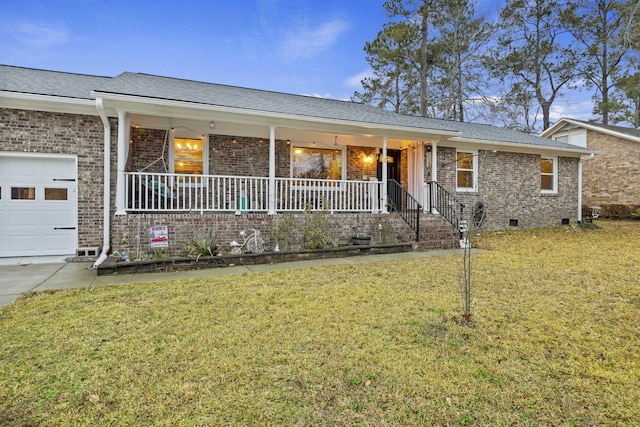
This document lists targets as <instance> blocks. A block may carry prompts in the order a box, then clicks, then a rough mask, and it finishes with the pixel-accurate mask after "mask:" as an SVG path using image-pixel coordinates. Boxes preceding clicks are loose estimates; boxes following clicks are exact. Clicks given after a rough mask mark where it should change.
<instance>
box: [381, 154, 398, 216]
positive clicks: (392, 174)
mask: <svg viewBox="0 0 640 427" xmlns="http://www.w3.org/2000/svg"><path fill="white" fill-rule="evenodd" d="M400 154H401V151H400V150H387V181H389V180H392V179H393V180H395V181H396V182H397V183H398V185H401V181H400V179H401V175H400V170H401V169H400V166H401V165H400V159H401V156H400ZM382 165H383V163H382V156H380V158H379V159H378V170H377V177H378V181H382ZM389 202H390V204H391V206H390V210H396V209H398V208H399V207H400V206H401V205H402V194H400V192H398V191H396V192H390V194H389Z"/></svg>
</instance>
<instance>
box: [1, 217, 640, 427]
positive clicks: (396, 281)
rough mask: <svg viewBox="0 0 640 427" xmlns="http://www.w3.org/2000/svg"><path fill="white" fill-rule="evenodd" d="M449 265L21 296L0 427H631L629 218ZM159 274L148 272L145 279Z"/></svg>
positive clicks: (632, 262) (327, 270) (637, 333)
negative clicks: (466, 288)
mask: <svg viewBox="0 0 640 427" xmlns="http://www.w3.org/2000/svg"><path fill="white" fill-rule="evenodd" d="M599 224H600V225H602V226H603V228H602V229H600V230H585V229H580V228H576V227H562V228H556V229H542V230H528V231H509V232H501V233H485V234H483V235H482V236H475V235H474V236H473V244H474V246H475V247H483V248H487V249H489V251H487V252H484V253H481V254H478V255H474V256H473V260H472V292H473V298H472V311H473V318H474V323H473V324H472V325H465V324H462V323H461V322H459V321H458V319H459V318H460V316H461V314H462V307H463V299H462V296H461V293H460V289H461V286H460V277H461V271H460V270H461V266H462V260H461V258H460V257H459V256H451V257H437V258H427V259H419V260H411V261H403V262H389V263H383V262H380V263H372V264H369V265H353V266H336V267H323V268H315V269H307V270H297V271H278V272H274V273H269V274H243V275H239V276H226V277H219V278H211V279H198V280H185V281H176V282H158V283H154V284H150V285H131V286H121V287H106V288H94V289H81V290H69V291H64V292H57V293H38V294H29V295H27V296H26V297H23V298H21V299H20V300H18V301H17V302H16V303H14V304H11V305H9V306H7V307H5V308H4V309H2V311H0V425H8V426H12V425H20V426H25V425H44V426H48V425H51V426H57V425H74V426H75V425H101V426H103V425H118V426H120V425H136V426H139V425H142V426H144V425H153V426H157V425H159V426H163V425H167V426H169V425H172V426H173V425H179V426H202V425H313V426H322V425H332V426H333V425H350V426H356V425H361V426H366V425H376V426H379V425H389V426H400V425H402V426H404V425H456V426H459V425H474V426H475V425H494V426H504V425H523V426H537V425H540V426H549V425H554V426H555V425H568V426H573V425H575V426H589V425H629V426H632V425H640V407H639V406H638V402H639V401H640V387H639V386H638V384H640V355H639V351H638V350H639V346H638V343H639V342H640V289H639V285H638V280H639V279H638V273H639V272H640V267H639V266H640V249H639V248H640V244H639V243H638V242H640V222H604V221H601V222H599ZM159 277H161V276H159Z"/></svg>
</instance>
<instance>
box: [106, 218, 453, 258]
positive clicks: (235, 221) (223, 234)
mask: <svg viewBox="0 0 640 427" xmlns="http://www.w3.org/2000/svg"><path fill="white" fill-rule="evenodd" d="M309 215H316V214H305V213H294V214H291V216H292V217H293V220H294V223H295V227H294V232H293V233H292V235H293V238H292V242H293V245H294V246H297V247H301V246H303V245H304V234H303V231H302V230H303V228H304V225H305V223H306V222H307V221H308V220H309ZM329 216H330V225H329V227H328V232H329V234H330V235H331V239H332V242H333V243H334V244H339V243H348V242H349V241H350V239H351V237H352V236H353V230H352V228H351V227H353V226H356V227H358V231H359V234H361V235H368V236H372V243H373V244H377V243H380V241H381V238H382V237H381V235H380V231H379V227H378V225H379V224H382V223H383V222H385V221H388V223H389V224H390V226H391V228H392V229H393V233H394V235H395V236H396V237H398V241H399V242H412V241H413V240H414V238H415V235H414V233H413V232H412V231H411V229H409V227H408V226H407V225H406V224H405V223H404V221H403V220H402V219H401V218H400V217H399V216H397V215H383V214H373V213H369V214H367V213H357V214H356V213H344V214H343V213H335V214H330V215H329ZM282 217H283V214H279V215H276V216H271V215H267V214H247V215H233V214H212V213H205V214H199V213H188V214H187V213H185V214H131V215H125V216H114V217H113V218H112V248H113V250H117V251H120V252H122V251H125V252H129V253H131V254H135V253H136V252H137V249H138V242H140V243H139V246H140V248H141V251H142V252H143V255H146V253H147V251H148V249H149V227H150V226H154V225H168V226H169V239H170V244H171V251H172V254H180V253H183V252H185V251H186V248H185V243H186V242H188V241H189V240H190V239H192V238H193V237H194V235H195V234H196V233H198V232H199V231H203V230H216V231H217V233H218V242H219V243H220V245H221V250H222V251H227V252H228V251H229V250H230V246H229V243H230V242H231V241H233V240H235V241H238V242H242V236H240V231H242V230H246V229H250V228H255V229H257V230H260V237H262V238H263V239H264V241H265V242H266V244H267V246H268V247H269V248H273V246H274V245H275V243H276V242H275V239H274V237H273V234H274V233H273V230H274V228H273V227H274V226H273V221H274V220H277V219H278V218H282ZM425 224H426V222H425ZM436 226H438V227H440V228H438V230H439V232H441V231H442V224H441V223H438V224H436ZM444 228H445V229H446V226H445V227H444ZM427 229H428V226H427V225H425V228H424V230H425V232H426V230H427ZM124 236H127V240H128V242H127V243H122V241H123V237H124ZM437 237H438V239H440V240H441V238H442V236H440V235H438V236H437ZM440 240H439V241H438V243H437V247H440V244H441V243H440Z"/></svg>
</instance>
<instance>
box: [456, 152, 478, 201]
mask: <svg viewBox="0 0 640 427" xmlns="http://www.w3.org/2000/svg"><path fill="white" fill-rule="evenodd" d="M477 159H478V152H477V151H473V150H467V151H457V152H456V190H457V191H476V189H477V181H478V162H477Z"/></svg>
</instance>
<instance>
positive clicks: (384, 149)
mask: <svg viewBox="0 0 640 427" xmlns="http://www.w3.org/2000/svg"><path fill="white" fill-rule="evenodd" d="M388 201H389V192H388V183H387V137H386V136H385V137H384V138H382V203H381V204H380V212H381V213H389V209H388V207H387V203H388Z"/></svg>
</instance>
